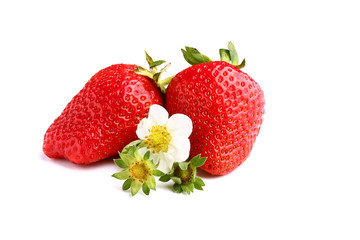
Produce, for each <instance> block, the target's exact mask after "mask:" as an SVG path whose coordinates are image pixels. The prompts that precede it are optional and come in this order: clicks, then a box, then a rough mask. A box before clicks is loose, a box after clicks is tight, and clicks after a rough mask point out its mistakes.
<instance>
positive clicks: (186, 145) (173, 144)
mask: <svg viewBox="0 0 360 240" xmlns="http://www.w3.org/2000/svg"><path fill="white" fill-rule="evenodd" d="M168 152H170V153H175V154H173V155H174V156H175V161H176V162H183V161H186V160H187V159H188V158H189V153H190V140H189V139H188V138H187V137H183V136H173V138H172V139H171V141H170V144H169V150H168Z"/></svg>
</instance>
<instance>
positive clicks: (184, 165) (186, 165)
mask: <svg viewBox="0 0 360 240" xmlns="http://www.w3.org/2000/svg"><path fill="white" fill-rule="evenodd" d="M189 163H190V162H179V163H178V165H179V167H180V169H181V170H186V169H187V168H188V166H189Z"/></svg>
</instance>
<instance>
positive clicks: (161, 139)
mask: <svg viewBox="0 0 360 240" xmlns="http://www.w3.org/2000/svg"><path fill="white" fill-rule="evenodd" d="M149 132H150V134H149V135H148V136H146V137H145V139H146V140H145V141H144V143H145V144H147V148H148V149H151V150H152V152H153V153H155V152H156V153H159V152H160V151H161V152H167V151H168V149H169V143H170V140H171V135H170V133H169V132H168V130H167V129H166V126H160V125H158V126H152V128H151V129H149Z"/></svg>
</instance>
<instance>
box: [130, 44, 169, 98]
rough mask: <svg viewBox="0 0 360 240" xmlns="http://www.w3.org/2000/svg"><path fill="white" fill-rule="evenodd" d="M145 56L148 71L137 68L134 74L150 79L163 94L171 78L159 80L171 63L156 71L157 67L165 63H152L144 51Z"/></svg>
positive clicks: (159, 61)
mask: <svg viewBox="0 0 360 240" xmlns="http://www.w3.org/2000/svg"><path fill="white" fill-rule="evenodd" d="M145 56H146V61H147V63H148V64H149V69H150V70H148V69H146V68H143V67H141V66H139V67H137V68H136V69H135V70H134V72H135V73H136V74H139V75H142V76H146V77H149V78H151V79H152V80H153V81H154V82H155V84H156V86H157V87H158V88H160V90H161V92H162V93H165V91H166V86H167V85H168V84H169V83H170V81H171V79H172V78H173V76H171V77H168V78H165V79H161V75H162V74H163V73H164V72H165V71H166V69H168V68H169V67H170V65H171V63H168V64H166V65H165V67H163V68H161V69H160V70H158V69H157V67H158V66H160V65H162V64H163V63H166V61H164V60H157V61H154V60H153V59H152V58H151V57H150V55H149V54H148V53H147V52H146V51H145Z"/></svg>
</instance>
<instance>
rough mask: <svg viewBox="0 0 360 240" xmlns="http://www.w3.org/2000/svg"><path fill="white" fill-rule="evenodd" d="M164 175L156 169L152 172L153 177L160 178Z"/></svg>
mask: <svg viewBox="0 0 360 240" xmlns="http://www.w3.org/2000/svg"><path fill="white" fill-rule="evenodd" d="M164 174H165V173H163V172H162V171H160V170H158V169H155V170H154V171H153V175H154V176H155V177H161V176H162V175H164Z"/></svg>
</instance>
